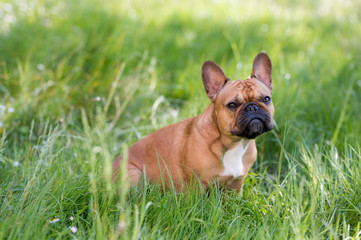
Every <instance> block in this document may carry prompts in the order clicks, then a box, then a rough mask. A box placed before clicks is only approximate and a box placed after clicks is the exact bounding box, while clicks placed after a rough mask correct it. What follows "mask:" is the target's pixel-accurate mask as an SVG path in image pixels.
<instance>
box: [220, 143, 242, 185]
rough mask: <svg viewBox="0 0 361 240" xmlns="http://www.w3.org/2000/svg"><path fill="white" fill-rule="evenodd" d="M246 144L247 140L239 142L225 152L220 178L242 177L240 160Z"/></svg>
mask: <svg viewBox="0 0 361 240" xmlns="http://www.w3.org/2000/svg"><path fill="white" fill-rule="evenodd" d="M248 143H249V141H247V140H241V141H239V143H237V145H236V146H235V147H234V148H232V149H230V150H227V151H226V153H225V154H224V156H223V170H222V172H221V173H220V176H225V177H226V176H232V177H233V178H238V177H240V176H243V174H244V173H243V170H244V169H243V168H244V167H243V161H242V158H243V155H244V153H245V152H246V150H247V147H248Z"/></svg>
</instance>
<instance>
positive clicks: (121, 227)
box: [117, 220, 126, 233]
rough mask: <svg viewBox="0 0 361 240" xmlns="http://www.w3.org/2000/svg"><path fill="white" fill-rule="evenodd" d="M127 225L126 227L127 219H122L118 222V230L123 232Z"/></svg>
mask: <svg viewBox="0 0 361 240" xmlns="http://www.w3.org/2000/svg"><path fill="white" fill-rule="evenodd" d="M125 227H126V224H125V221H124V220H120V221H119V223H118V227H117V231H118V232H119V233H122V232H123V231H124V229H125Z"/></svg>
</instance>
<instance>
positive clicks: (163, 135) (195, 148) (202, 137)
mask: <svg viewBox="0 0 361 240" xmlns="http://www.w3.org/2000/svg"><path fill="white" fill-rule="evenodd" d="M202 80H203V85H204V87H205V90H206V92H207V96H208V98H209V99H210V100H211V104H210V105H209V106H208V107H207V108H206V109H205V110H204V112H202V113H201V114H200V115H198V116H196V117H192V118H188V119H186V120H183V121H181V122H178V123H175V124H172V125H169V126H166V127H164V128H162V129H159V130H158V131H155V132H154V133H152V134H150V135H148V136H146V137H145V138H143V139H142V140H140V141H138V142H136V143H135V144H134V145H132V146H131V147H130V148H129V157H128V164H127V170H128V177H129V180H130V182H131V185H132V186H134V185H135V184H137V183H138V181H139V180H140V178H141V177H142V175H143V172H144V173H145V175H146V177H147V178H148V179H149V180H150V182H152V183H160V182H161V180H162V182H163V183H164V184H165V186H166V187H167V188H170V187H171V183H172V182H173V184H174V188H175V190H176V191H178V192H179V191H184V190H185V189H186V188H187V186H189V184H190V181H191V179H192V178H194V177H197V178H198V180H199V181H200V183H201V184H202V186H203V188H204V189H207V188H208V187H209V186H210V184H214V183H215V182H217V183H218V184H219V186H222V187H228V188H231V189H235V190H237V191H238V190H240V189H241V187H242V184H243V181H244V178H245V177H246V175H247V173H248V171H249V170H250V168H251V166H252V165H253V163H254V162H255V160H256V157H257V149H256V144H255V141H254V139H255V138H256V137H257V136H259V135H261V134H263V133H265V132H267V131H269V130H271V129H272V128H273V115H274V107H273V103H272V100H271V93H272V63H271V60H270V58H269V57H268V55H267V54H266V53H264V52H261V53H259V54H258V55H257V56H256V58H255V59H254V62H253V70H252V74H251V77H250V78H248V79H246V80H238V81H230V80H229V78H228V77H227V76H226V75H225V74H224V72H223V70H222V69H221V68H220V67H219V66H218V65H217V64H215V63H214V62H212V61H206V62H205V63H204V64H203V67H202ZM120 162H121V156H119V157H118V158H117V159H116V160H115V161H114V163H113V182H114V181H116V179H117V177H118V173H119V167H120Z"/></svg>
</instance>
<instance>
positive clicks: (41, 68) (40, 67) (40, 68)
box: [36, 63, 45, 71]
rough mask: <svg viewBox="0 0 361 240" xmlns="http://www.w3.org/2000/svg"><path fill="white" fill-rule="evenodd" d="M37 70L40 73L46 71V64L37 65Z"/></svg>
mask: <svg viewBox="0 0 361 240" xmlns="http://www.w3.org/2000/svg"><path fill="white" fill-rule="evenodd" d="M36 68H37V69H38V70H39V71H44V70H45V66H44V64H41V63H39V64H38V65H36Z"/></svg>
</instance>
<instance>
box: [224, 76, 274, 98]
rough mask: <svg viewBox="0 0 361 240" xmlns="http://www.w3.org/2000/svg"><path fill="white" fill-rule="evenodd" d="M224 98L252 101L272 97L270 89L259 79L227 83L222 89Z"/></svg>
mask: <svg viewBox="0 0 361 240" xmlns="http://www.w3.org/2000/svg"><path fill="white" fill-rule="evenodd" d="M220 95H222V98H224V99H229V98H230V97H237V98H238V99H239V100H240V101H252V100H254V99H258V98H260V97H263V96H264V95H269V96H270V95H271V91H270V89H269V88H268V87H267V86H266V85H264V84H263V83H262V82H261V81H259V80H257V79H246V80H237V81H231V82H229V83H227V84H226V85H225V86H224V88H223V89H222V94H220Z"/></svg>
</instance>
